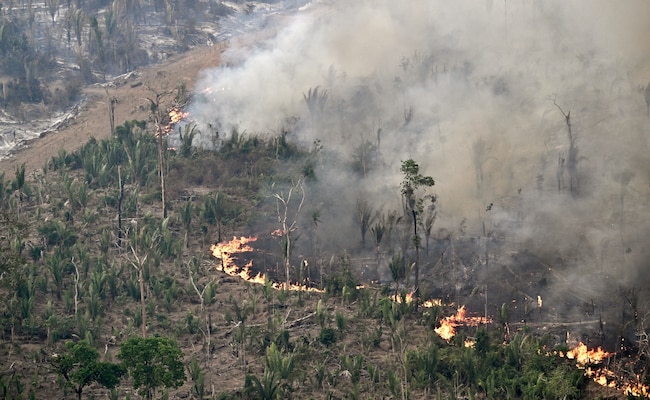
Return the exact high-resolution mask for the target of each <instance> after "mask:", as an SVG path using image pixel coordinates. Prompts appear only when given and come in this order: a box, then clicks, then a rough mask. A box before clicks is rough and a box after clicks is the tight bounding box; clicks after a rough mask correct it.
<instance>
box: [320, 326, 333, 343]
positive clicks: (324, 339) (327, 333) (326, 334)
mask: <svg viewBox="0 0 650 400" xmlns="http://www.w3.org/2000/svg"><path fill="white" fill-rule="evenodd" d="M318 341H320V342H321V343H322V344H324V345H325V346H329V345H331V344H333V343H336V331H335V330H334V329H332V328H329V327H326V328H323V329H321V331H320V334H319V335H318Z"/></svg>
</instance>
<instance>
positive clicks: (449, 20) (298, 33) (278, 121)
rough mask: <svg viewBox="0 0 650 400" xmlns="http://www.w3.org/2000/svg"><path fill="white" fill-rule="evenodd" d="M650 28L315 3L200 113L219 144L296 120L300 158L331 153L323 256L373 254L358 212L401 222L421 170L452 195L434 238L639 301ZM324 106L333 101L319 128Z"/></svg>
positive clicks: (617, 20) (642, 21) (589, 12)
mask: <svg viewBox="0 0 650 400" xmlns="http://www.w3.org/2000/svg"><path fill="white" fill-rule="evenodd" d="M648 15H650V2H647V1H643V0H630V1H626V2H618V3H616V2H610V1H604V0H603V1H597V0H569V1H566V0H562V1H560V0H551V1H543V2H542V1H533V0H518V1H514V0H510V1H508V0H504V1H493V0H486V1H484V2H480V1H469V0H457V1H453V2H450V1H442V0H437V1H418V0H405V1H399V2H397V1H392V0H391V1H388V0H372V1H370V0H366V1H364V0H355V1H345V0H330V1H320V2H312V3H309V6H308V7H304V8H303V9H302V10H300V11H299V12H296V14H295V15H291V16H285V17H284V18H282V19H281V20H279V21H281V25H278V26H274V27H271V28H269V30H270V31H275V32H277V33H275V34H273V35H271V37H270V38H268V39H265V40H261V41H259V42H256V43H248V44H242V45H238V46H232V48H231V49H230V50H228V51H227V52H226V53H225V54H224V55H223V59H224V64H223V66H222V67H220V68H218V69H213V70H208V71H205V72H204V75H203V78H202V79H201V81H200V82H199V83H198V84H197V88H200V91H199V92H200V93H199V95H198V96H197V97H196V101H195V102H194V103H193V104H192V106H191V108H190V112H191V114H192V115H193V117H194V118H195V119H196V120H197V121H199V127H200V128H201V130H202V131H203V132H207V131H210V129H212V130H215V129H218V130H219V133H220V135H221V137H224V136H227V135H228V134H229V132H230V131H231V130H232V129H233V127H236V128H237V129H238V130H239V131H240V132H249V133H254V134H270V135H277V134H278V133H279V132H282V131H283V130H284V129H286V128H287V126H288V122H287V121H289V120H290V119H292V118H296V119H297V121H298V123H297V124H294V125H292V129H291V132H292V135H295V137H293V139H294V140H297V141H299V142H300V143H302V144H303V145H304V146H306V147H309V146H311V144H312V143H313V141H314V140H319V141H320V142H321V143H322V145H323V156H322V157H321V161H320V163H319V165H318V167H317V176H318V182H319V184H320V186H319V188H313V189H311V190H312V193H311V194H312V203H311V204H310V207H313V208H314V209H315V208H319V210H320V212H321V220H322V222H321V225H320V227H319V236H320V237H321V240H322V241H323V246H329V247H331V248H337V247H338V248H348V249H349V248H351V247H355V245H356V244H357V243H359V241H360V233H359V227H358V225H357V224H356V223H355V221H354V215H355V212H356V208H355V207H356V200H357V199H366V200H368V201H369V202H370V203H371V204H372V206H373V207H374V208H375V209H377V210H379V209H381V210H383V211H388V210H391V209H394V210H401V202H400V196H399V183H400V180H401V179H402V177H401V173H400V163H401V161H403V160H406V159H409V158H412V159H414V160H415V161H416V162H418V163H419V164H420V167H421V172H422V173H423V174H425V175H430V176H432V177H433V178H434V179H435V180H436V185H435V187H434V188H433V189H434V190H433V192H435V194H436V195H437V196H438V202H437V207H438V209H437V210H438V219H437V221H436V225H435V229H434V234H437V233H436V232H438V230H441V233H440V234H442V232H445V234H448V233H449V232H452V233H453V232H459V231H460V229H459V226H460V225H461V222H462V221H464V224H465V225H466V228H465V229H464V231H465V232H466V234H467V235H468V236H474V237H482V236H485V235H487V234H490V233H494V234H495V235H498V236H499V237H505V238H507V239H508V241H509V243H514V244H513V245H512V246H513V248H514V250H517V251H521V250H527V251H531V252H533V253H535V254H538V255H540V257H543V258H547V259H548V260H550V261H551V262H556V261H557V260H558V259H561V260H562V263H564V264H566V265H570V266H572V267H574V269H573V270H574V271H575V276H576V279H579V277H580V276H584V274H589V273H600V272H603V273H606V274H609V275H612V276H617V277H618V278H620V280H621V281H623V282H624V283H627V284H633V283H635V282H636V284H637V285H638V284H640V283H639V279H646V278H645V276H646V275H645V274H643V273H642V271H643V267H644V266H645V264H646V260H647V259H648V252H647V250H644V248H645V247H646V246H645V241H646V238H647V234H648V233H650V232H648V231H649V230H650V228H649V227H650V224H649V223H648V222H649V221H648V217H649V215H648V210H647V207H646V204H647V200H648V196H649V195H650V190H649V189H650V188H649V185H648V183H649V182H650V180H649V176H648V173H649V170H648V168H647V165H648V161H649V160H648V154H649V153H648V135H649V134H650V122H649V121H648V116H647V114H646V105H645V102H644V98H643V94H642V92H641V91H640V88H641V87H644V86H645V85H646V84H647V82H648V80H650V42H648V41H647V40H645V39H646V38H647V37H650V24H649V23H648V20H647V16H648ZM316 88H318V93H319V94H320V95H323V94H326V99H325V100H326V101H325V102H324V105H323V106H322V107H321V108H319V107H315V108H314V109H312V110H311V112H310V109H309V107H308V105H307V102H306V101H305V96H307V95H308V94H309V91H310V90H314V89H316ZM208 125H209V126H210V127H211V128H208ZM569 128H570V129H571V136H569ZM571 138H572V139H573V143H572V141H571ZM203 140H204V141H205V142H206V143H208V142H209V139H208V138H207V137H206V138H204V139H203ZM364 145H366V146H367V147H368V148H370V149H371V151H370V152H369V153H368V154H370V156H368V157H367V158H366V159H364V157H360V156H359V155H360V154H361V155H362V154H364V153H363V152H361V150H362V149H363V146H364ZM362 161H364V162H365V163H364V162H362ZM360 162H361V164H362V165H363V168H361V172H360V170H359V168H355V165H356V166H358V165H359V163H360ZM314 196H316V198H313V197H314ZM488 205H490V206H489V207H488ZM368 236H370V234H368ZM367 241H368V242H370V243H371V242H372V239H369V238H367ZM351 243H353V244H354V245H351ZM370 247H372V246H370Z"/></svg>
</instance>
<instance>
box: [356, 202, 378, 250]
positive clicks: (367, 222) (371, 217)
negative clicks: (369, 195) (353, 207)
mask: <svg viewBox="0 0 650 400" xmlns="http://www.w3.org/2000/svg"><path fill="white" fill-rule="evenodd" d="M356 217H357V218H356V220H357V222H358V223H359V227H360V228H361V247H362V248H365V247H366V233H367V232H368V229H369V228H370V226H371V225H372V224H373V222H374V221H375V217H376V214H375V212H374V211H373V209H372V206H370V204H368V202H367V201H366V200H360V199H357V215H356Z"/></svg>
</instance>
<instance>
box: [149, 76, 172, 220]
mask: <svg viewBox="0 0 650 400" xmlns="http://www.w3.org/2000/svg"><path fill="white" fill-rule="evenodd" d="M146 88H147V90H149V91H150V92H152V93H153V97H147V98H146V99H147V100H149V103H150V110H151V118H153V122H154V126H155V127H156V132H155V135H156V138H157V139H158V174H159V175H160V191H161V197H162V199H161V200H162V214H163V218H167V205H166V204H165V200H166V199H165V194H166V193H165V149H164V148H163V137H164V136H165V135H167V132H165V130H164V129H163V125H162V124H163V119H164V117H165V114H166V110H165V108H164V107H163V106H162V104H161V103H162V101H163V100H164V99H165V98H166V97H168V96H170V95H171V94H172V93H173V92H172V91H171V90H163V91H161V92H159V91H157V90H155V89H153V88H151V87H150V86H148V85H147V86H146Z"/></svg>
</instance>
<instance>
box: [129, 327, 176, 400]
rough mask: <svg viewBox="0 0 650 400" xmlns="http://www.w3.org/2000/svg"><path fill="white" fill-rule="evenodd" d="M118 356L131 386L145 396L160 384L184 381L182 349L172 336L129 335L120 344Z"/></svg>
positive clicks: (150, 394)
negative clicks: (131, 379)
mask: <svg viewBox="0 0 650 400" xmlns="http://www.w3.org/2000/svg"><path fill="white" fill-rule="evenodd" d="M118 357H119V358H120V359H121V360H122V364H123V365H124V366H125V367H126V368H127V369H128V371H129V375H131V377H132V378H133V387H134V388H135V389H139V393H140V394H141V395H142V396H144V397H146V398H147V399H151V398H153V395H154V392H155V390H156V389H157V388H159V387H161V386H163V387H165V388H170V387H179V386H181V385H182V384H183V383H184V382H185V370H184V366H183V352H182V351H181V349H180V348H179V347H178V344H177V343H176V341H175V340H173V339H170V338H165V337H150V338H130V339H128V340H127V341H125V342H123V343H122V344H121V346H120V354H119V355H118Z"/></svg>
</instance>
